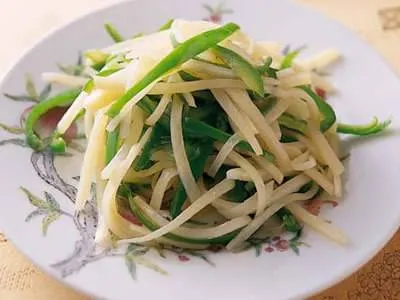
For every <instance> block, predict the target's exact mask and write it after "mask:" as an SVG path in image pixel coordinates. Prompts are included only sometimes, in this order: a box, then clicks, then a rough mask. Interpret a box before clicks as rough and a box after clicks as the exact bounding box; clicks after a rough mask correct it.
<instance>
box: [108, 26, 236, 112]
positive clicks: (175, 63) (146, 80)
mask: <svg viewBox="0 0 400 300" xmlns="http://www.w3.org/2000/svg"><path fill="white" fill-rule="evenodd" d="M238 29H239V26H238V25H236V24H234V23H228V24H226V25H224V26H222V27H219V28H217V29H213V30H210V31H206V32H203V33H201V34H199V35H196V36H194V37H192V38H190V39H188V40H187V41H185V42H184V43H182V44H180V45H178V46H177V47H176V48H175V49H174V50H172V51H171V52H170V53H169V54H168V55H167V56H166V57H165V58H164V59H162V60H161V62H160V63H159V64H157V65H156V66H155V67H154V68H153V69H152V70H151V71H150V72H149V73H148V74H147V75H146V76H144V77H143V78H142V79H141V80H140V81H138V82H137V83H136V84H135V85H134V86H133V87H131V88H130V89H129V90H128V91H127V92H126V93H125V94H124V95H123V96H122V97H120V98H119V99H118V100H117V101H116V102H115V103H114V104H113V105H112V106H111V108H110V109H109V110H108V111H107V115H108V116H109V117H111V118H114V117H115V116H117V115H118V114H119V112H120V111H121V109H122V108H123V107H124V106H125V104H126V103H128V102H129V101H130V100H131V99H132V98H133V97H135V96H136V95H137V94H138V93H139V92H141V91H142V90H143V89H144V88H146V87H147V86H148V85H149V84H151V83H152V82H154V81H155V80H157V79H158V78H160V77H162V76H164V75H166V74H167V73H168V72H171V71H172V70H174V69H176V68H177V67H179V66H180V65H182V64H183V63H185V62H187V61H188V60H189V59H191V58H193V57H195V56H197V55H199V54H200V53H202V52H204V51H206V50H207V49H209V48H212V47H214V46H216V45H217V44H218V43H220V42H221V41H223V40H225V39H226V38H227V37H229V36H230V35H231V34H233V33H234V32H235V31H237V30H238Z"/></svg>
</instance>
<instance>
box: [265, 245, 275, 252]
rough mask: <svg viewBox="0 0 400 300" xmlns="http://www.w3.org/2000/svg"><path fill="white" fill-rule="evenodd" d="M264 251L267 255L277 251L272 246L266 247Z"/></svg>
mask: <svg viewBox="0 0 400 300" xmlns="http://www.w3.org/2000/svg"><path fill="white" fill-rule="evenodd" d="M264 251H265V252H267V253H272V252H274V251H275V250H274V248H272V247H271V246H268V247H265V248H264Z"/></svg>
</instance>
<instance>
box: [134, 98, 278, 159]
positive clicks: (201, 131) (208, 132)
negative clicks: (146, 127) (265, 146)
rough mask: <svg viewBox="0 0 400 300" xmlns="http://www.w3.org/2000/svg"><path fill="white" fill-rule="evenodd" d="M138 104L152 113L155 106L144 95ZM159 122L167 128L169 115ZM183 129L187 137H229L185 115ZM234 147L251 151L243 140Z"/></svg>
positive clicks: (268, 155)
mask: <svg viewBox="0 0 400 300" xmlns="http://www.w3.org/2000/svg"><path fill="white" fill-rule="evenodd" d="M138 106H139V107H140V108H141V109H143V110H144V111H145V112H146V113H152V112H153V111H154V109H155V107H156V104H155V103H154V102H153V101H152V100H150V99H149V98H148V97H144V98H143V99H142V100H141V101H139V102H138ZM159 123H160V124H162V126H163V127H164V128H169V117H168V116H167V115H163V116H162V117H161V118H160V120H159ZM183 131H184V133H185V135H186V136H188V137H198V138H201V137H208V138H211V139H213V140H216V141H220V142H222V143H225V142H226V141H227V140H228V139H229V138H230V137H231V135H230V134H229V133H226V132H224V131H222V130H219V129H217V128H215V127H213V126H211V125H208V124H207V123H205V122H202V121H200V120H196V119H193V118H188V117H185V118H184V119H183ZM236 147H237V148H238V149H240V150H242V151H249V152H253V149H252V148H251V146H250V145H249V144H248V143H247V142H244V141H242V142H240V143H238V144H237V145H236ZM263 156H264V157H265V158H266V159H268V160H269V161H270V162H274V161H275V157H274V155H273V154H271V153H270V152H268V151H264V152H263Z"/></svg>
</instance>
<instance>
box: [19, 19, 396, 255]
mask: <svg viewBox="0 0 400 300" xmlns="http://www.w3.org/2000/svg"><path fill="white" fill-rule="evenodd" d="M105 29H106V31H107V32H108V33H109V35H110V36H111V38H112V39H113V41H114V42H115V44H113V45H111V46H109V47H106V48H103V49H90V50H88V51H86V52H85V54H84V58H85V60H84V62H83V65H82V70H80V72H79V73H74V74H72V75H71V74H69V75H66V74H61V73H60V74H58V73H46V74H44V75H43V78H44V79H45V80H46V81H49V82H53V83H59V84H63V85H65V86H67V87H68V88H70V90H67V91H65V92H63V93H61V94H59V95H57V96H54V97H52V98H50V99H48V100H46V101H43V102H41V103H39V104H37V105H36V106H35V107H34V108H33V109H32V110H31V112H30V113H29V115H28V116H27V118H26V122H25V133H26V141H27V143H28V144H29V145H30V146H31V147H32V148H33V149H34V150H35V151H43V150H45V149H47V148H48V149H50V150H51V151H53V152H54V153H58V154H59V153H63V152H65V151H66V149H67V147H68V144H67V142H66V140H65V139H64V137H63V136H64V134H65V133H66V131H67V129H68V128H69V127H70V126H71V124H73V123H74V122H82V124H83V125H84V126H83V127H84V130H85V135H86V138H87V145H86V150H85V154H84V158H83V162H82V168H81V174H80V180H79V189H78V193H77V196H76V197H77V198H76V210H78V211H79V210H82V209H84V208H85V205H86V203H87V201H88V199H90V193H91V191H92V186H93V183H95V186H96V189H95V192H96V198H97V206H98V213H99V223H98V227H97V233H96V242H97V243H98V244H100V245H102V246H105V247H107V246H110V245H111V243H112V241H113V239H114V237H115V236H116V237H117V239H118V243H119V244H126V243H146V244H153V245H157V244H168V245H173V246H179V247H183V248H190V249H206V248H208V247H211V246H215V245H218V246H223V247H225V248H226V249H227V250H229V251H240V250H242V249H245V248H246V247H247V246H248V245H250V244H251V241H252V239H256V238H257V239H260V238H265V237H267V236H270V235H273V234H277V231H279V233H282V232H285V231H286V232H288V233H293V234H294V235H295V237H296V238H298V237H299V236H300V234H301V232H302V229H303V227H304V226H307V227H310V228H312V229H314V230H316V231H317V232H320V233H321V234H323V235H325V236H327V237H328V238H330V239H332V240H333V241H335V242H337V243H340V244H346V243H347V238H346V236H345V234H344V233H343V232H342V231H341V230H340V229H338V228H336V227H335V226H334V225H333V224H330V223H326V222H325V221H324V220H323V219H321V218H320V217H318V216H316V215H314V214H312V213H311V212H310V211H308V210H307V209H306V208H307V204H308V203H309V202H310V201H313V200H314V199H316V198H324V197H326V196H329V197H330V198H332V197H333V198H339V197H341V194H342V179H341V177H342V175H343V172H344V171H345V168H344V165H343V163H342V161H341V157H342V156H341V152H340V143H339V136H338V134H352V135H360V136H367V135H372V134H377V133H380V132H382V131H383V130H385V129H386V128H387V127H388V126H389V125H390V121H385V122H383V123H380V122H379V121H378V120H377V119H376V118H375V119H374V120H373V122H372V123H370V124H367V125H349V124H342V123H339V122H338V121H337V116H336V114H335V111H334V110H333V108H332V107H331V105H330V104H329V103H328V102H327V101H326V98H327V97H328V96H329V95H330V94H332V93H333V92H334V89H333V87H332V85H331V84H330V83H329V81H328V80H327V78H325V77H324V76H322V75H321V74H322V73H321V71H322V70H323V69H324V68H326V67H328V66H329V65H330V64H332V63H334V62H335V61H336V60H338V59H339V58H340V55H339V54H338V52H337V51H334V50H327V51H325V52H323V53H322V54H320V55H318V56H316V57H314V58H311V59H308V60H300V59H299V54H300V51H301V49H298V50H295V51H287V53H286V54H285V53H282V51H281V47H280V46H279V45H278V44H276V43H270V42H257V41H254V40H252V39H251V38H250V37H249V36H247V35H246V34H245V33H244V32H242V31H241V30H240V27H239V26H238V25H237V24H234V23H228V24H226V25H222V26H221V25H217V24H214V23H210V22H206V21H185V20H169V21H168V22H166V23H165V24H164V25H163V26H162V27H160V29H159V31H158V32H155V33H152V34H149V35H143V36H142V35H140V36H136V37H134V38H132V39H124V37H123V35H121V34H120V33H119V32H118V31H117V30H116V29H115V28H114V27H113V26H112V25H111V24H106V25H105ZM55 107H69V108H68V110H67V111H66V113H65V114H64V115H63V117H62V119H61V120H60V122H59V123H58V125H57V129H56V131H55V132H54V134H53V135H52V136H51V137H50V138H47V139H43V138H42V137H40V136H39V135H38V134H37V133H36V132H35V124H36V122H37V121H38V120H39V119H40V117H41V116H42V115H44V114H45V113H46V112H48V111H49V110H51V109H53V108H55Z"/></svg>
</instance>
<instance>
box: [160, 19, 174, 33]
mask: <svg viewBox="0 0 400 300" xmlns="http://www.w3.org/2000/svg"><path fill="white" fill-rule="evenodd" d="M172 23H174V19H169V20H168V21H167V22H165V24H164V25H162V26H161V27H160V28H159V29H158V31H164V30H168V29H170V28H171V25H172Z"/></svg>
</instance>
